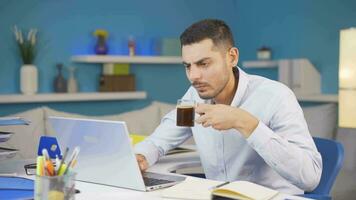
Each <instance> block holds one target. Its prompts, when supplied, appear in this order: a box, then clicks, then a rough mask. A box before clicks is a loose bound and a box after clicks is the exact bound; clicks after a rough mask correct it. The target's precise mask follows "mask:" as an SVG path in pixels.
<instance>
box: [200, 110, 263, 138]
mask: <svg viewBox="0 0 356 200" xmlns="http://www.w3.org/2000/svg"><path fill="white" fill-rule="evenodd" d="M195 112H197V113H198V114H200V115H201V116H200V117H199V118H198V119H196V120H195V121H196V122H197V123H198V124H201V125H202V126H204V127H209V126H211V127H213V128H214V129H216V130H227V129H231V128H234V129H236V130H238V131H239V132H240V133H241V134H242V135H243V136H244V137H245V138H247V137H249V136H250V135H251V133H252V132H253V131H254V130H255V129H256V127H257V125H258V119H257V118H256V117H254V116H253V115H251V114H250V113H248V112H247V111H245V110H242V109H240V108H235V107H231V106H227V105H223V104H216V105H210V104H198V106H197V107H195Z"/></svg>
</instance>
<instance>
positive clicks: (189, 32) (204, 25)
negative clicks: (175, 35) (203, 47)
mask: <svg viewBox="0 0 356 200" xmlns="http://www.w3.org/2000/svg"><path fill="white" fill-rule="evenodd" d="M205 39H211V40H212V41H213V43H214V45H215V46H221V45H223V46H224V47H227V48H231V47H233V46H234V38H233V36H232V33H231V30H230V28H229V26H228V25H227V24H226V23H225V22H224V21H222V20H218V19H204V20H201V21H198V22H196V23H194V24H192V25H191V26H189V27H188V28H187V29H186V30H185V31H184V32H183V33H182V34H181V35H180V43H181V46H182V47H183V46H184V45H190V44H193V43H198V42H200V41H202V40H205Z"/></svg>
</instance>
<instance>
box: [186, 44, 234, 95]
mask: <svg viewBox="0 0 356 200" xmlns="http://www.w3.org/2000/svg"><path fill="white" fill-rule="evenodd" d="M182 58H183V64H184V65H185V68H186V74H187V77H188V79H189V81H190V83H191V84H192V85H193V87H194V88H195V89H196V90H197V91H198V93H199V96H200V98H202V99H211V98H214V97H216V96H217V95H219V94H220V93H221V91H223V89H224V88H225V86H226V85H227V83H228V81H229V78H230V77H231V73H232V67H233V66H232V65H231V64H230V65H229V64H228V62H227V52H226V50H225V51H224V50H222V49H221V48H218V47H215V46H214V43H213V41H212V40H211V39H205V40H202V41H201V42H198V43H193V44H190V45H184V46H183V47H182Z"/></svg>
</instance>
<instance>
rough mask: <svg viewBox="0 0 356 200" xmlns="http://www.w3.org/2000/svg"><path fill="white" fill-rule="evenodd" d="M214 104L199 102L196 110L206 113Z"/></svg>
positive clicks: (199, 112)
mask: <svg viewBox="0 0 356 200" xmlns="http://www.w3.org/2000/svg"><path fill="white" fill-rule="evenodd" d="M211 106H212V105H209V104H203V103H201V104H197V106H196V107H195V112H196V113H198V114H200V115H202V114H205V113H206V112H208V111H209V110H210V109H211Z"/></svg>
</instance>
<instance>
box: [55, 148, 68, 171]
mask: <svg viewBox="0 0 356 200" xmlns="http://www.w3.org/2000/svg"><path fill="white" fill-rule="evenodd" d="M68 151H69V148H68V147H67V148H66V150H65V151H64V154H63V157H62V160H61V162H60V164H59V167H58V170H57V174H58V175H62V174H60V172H61V170H63V169H62V168H63V164H64V161H65V159H66V158H67V154H68Z"/></svg>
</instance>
